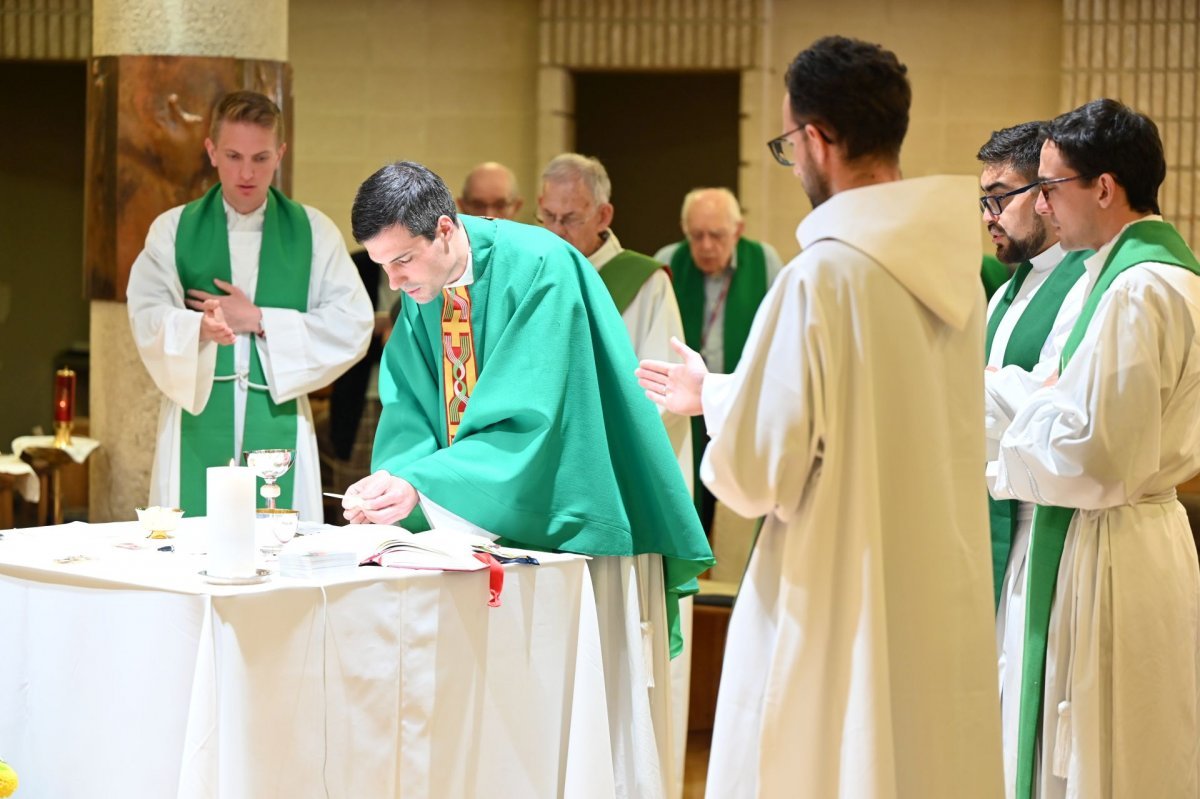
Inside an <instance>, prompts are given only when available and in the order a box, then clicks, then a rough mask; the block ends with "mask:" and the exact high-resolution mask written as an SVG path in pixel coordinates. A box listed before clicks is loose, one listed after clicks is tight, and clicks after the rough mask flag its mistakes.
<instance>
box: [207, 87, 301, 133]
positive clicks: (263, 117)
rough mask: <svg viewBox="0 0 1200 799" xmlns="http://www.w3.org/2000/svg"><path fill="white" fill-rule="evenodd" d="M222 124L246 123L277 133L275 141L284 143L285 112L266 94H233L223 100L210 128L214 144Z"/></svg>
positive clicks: (216, 110)
mask: <svg viewBox="0 0 1200 799" xmlns="http://www.w3.org/2000/svg"><path fill="white" fill-rule="evenodd" d="M222 122H246V123H249V124H251V125H258V126H259V127H260V128H267V129H268V130H274V131H275V140H276V141H280V142H281V141H283V138H284V133H285V131H284V129H283V112H281V111H280V110H279V106H277V105H275V103H274V101H273V100H271V98H270V97H267V96H266V95H265V94H259V93H258V92H250V91H243V92H232V93H230V94H227V95H225V96H224V97H222V98H221V100H220V102H218V103H217V106H216V108H214V109H213V115H212V122H211V123H210V124H209V127H208V135H209V138H210V139H212V140H213V141H214V142H215V141H216V140H217V135H218V134H220V132H221V123H222Z"/></svg>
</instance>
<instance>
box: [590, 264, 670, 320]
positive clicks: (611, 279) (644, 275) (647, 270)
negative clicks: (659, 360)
mask: <svg viewBox="0 0 1200 799" xmlns="http://www.w3.org/2000/svg"><path fill="white" fill-rule="evenodd" d="M662 268H663V264H660V263H659V262H658V261H656V260H654V259H653V258H650V257H648V256H645V255H642V254H641V253H640V252H634V251H633V250H621V251H620V252H619V253H617V254H616V256H614V257H613V259H612V260H610V261H609V262H608V263H606V264H605V265H604V266H603V267H602V268H601V269H600V279H601V280H602V281H604V286H605V288H607V289H608V293H609V294H611V295H612V299H613V303H614V304H615V305H616V306H617V313H622V314H623V313H625V310H626V309H627V308H628V307H629V304H630V303H631V302H633V298H634V297H636V296H637V293H638V292H639V291H641V290H642V286H644V285H646V281H647V280H649V279H650V277H651V275H653V274H654V273H655V272H657V271H658V270H659V269H662ZM626 335H628V333H626Z"/></svg>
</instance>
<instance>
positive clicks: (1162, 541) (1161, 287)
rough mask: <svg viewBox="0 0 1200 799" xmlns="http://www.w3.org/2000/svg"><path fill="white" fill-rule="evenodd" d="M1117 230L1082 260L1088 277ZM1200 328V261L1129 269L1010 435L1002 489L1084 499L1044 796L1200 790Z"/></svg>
mask: <svg viewBox="0 0 1200 799" xmlns="http://www.w3.org/2000/svg"><path fill="white" fill-rule="evenodd" d="M1149 218H1151V219H1158V218H1159V217H1149ZM1134 224H1136V223H1134ZM1118 235H1119V234H1118ZM1114 241H1115V238H1114ZM1112 244H1113V242H1112V241H1110V242H1109V243H1108V244H1106V245H1105V246H1103V247H1101V248H1100V250H1098V251H1097V252H1096V254H1095V255H1093V256H1092V257H1091V258H1089V259H1088V260H1087V261H1086V262H1085V267H1086V270H1087V275H1088V277H1089V281H1090V284H1094V282H1095V280H1096V278H1097V276H1098V275H1099V273H1100V270H1101V267H1103V265H1104V262H1105V260H1106V259H1107V257H1108V253H1109V252H1110V251H1111V249H1112ZM1090 284H1089V285H1090ZM1198 331H1200V277H1198V276H1196V275H1195V274H1193V273H1191V272H1189V271H1188V270H1186V269H1181V268H1180V267H1177V266H1168V265H1164V264H1154V263H1144V264H1140V265H1138V266H1136V267H1133V268H1131V269H1129V270H1127V271H1125V272H1123V273H1121V274H1120V275H1119V276H1118V277H1117V278H1116V279H1115V280H1114V281H1113V283H1112V285H1111V286H1110V287H1109V289H1108V291H1106V292H1105V293H1104V295H1103V296H1102V297H1101V298H1100V301H1099V304H1098V305H1097V307H1096V311H1095V314H1094V315H1093V316H1092V320H1091V323H1090V324H1089V325H1088V329H1087V333H1086V334H1085V335H1084V337H1083V339H1082V340H1081V341H1080V343H1079V346H1078V348H1077V349H1076V350H1075V353H1074V355H1073V356H1072V357H1071V361H1070V363H1068V364H1067V368H1066V369H1065V370H1063V372H1062V374H1061V375H1060V376H1059V379H1058V382H1057V384H1056V385H1054V386H1053V387H1051V388H1043V389H1041V390H1039V391H1037V392H1035V393H1034V394H1033V395H1032V396H1031V397H1030V398H1029V401H1028V402H1027V403H1026V404H1025V406H1024V407H1023V408H1022V409H1021V410H1020V412H1019V413H1018V414H1017V416H1016V418H1014V419H1013V422H1012V424H1011V425H1010V426H1009V428H1008V431H1007V432H1006V433H1005V435H1004V437H1003V438H1002V439H1001V442H1000V458H999V461H998V463H997V469H996V480H995V486H994V488H993V494H994V495H995V496H998V497H1006V498H1007V497H1011V498H1016V499H1021V500H1024V501H1026V502H1038V503H1040V504H1046V505H1058V506H1061V507H1067V508H1078V509H1079V510H1078V511H1077V512H1076V513H1075V516H1074V518H1073V519H1072V520H1071V526H1070V528H1069V529H1068V531H1067V539H1066V543H1065V547H1064V550H1063V555H1062V561H1061V563H1060V565H1059V570H1058V582H1057V585H1056V588H1055V601H1054V606H1053V608H1052V610H1051V617H1050V628H1049V636H1048V641H1047V648H1046V677H1045V694H1044V696H1045V715H1044V717H1043V720H1042V749H1041V763H1040V769H1039V772H1038V774H1037V777H1036V780H1037V782H1036V783H1035V788H1037V789H1038V790H1039V792H1040V796H1041V797H1042V799H1057V798H1058V797H1089V799H1091V797H1098V799H1104V798H1105V797H1125V796H1138V797H1141V796H1156V797H1157V796H1163V797H1166V796H1171V797H1175V796H1179V797H1185V796H1187V797H1194V796H1197V795H1200V567H1198V566H1197V562H1196V549H1195V544H1194V542H1193V539H1192V535H1191V528H1190V526H1189V524H1188V520H1187V515H1186V513H1185V511H1184V509H1183V507H1182V506H1181V505H1180V504H1179V503H1178V502H1177V501H1176V500H1175V491H1174V487H1175V486H1176V485H1178V484H1180V483H1182V482H1185V481H1186V480H1187V479H1189V478H1190V477H1192V476H1193V475H1195V474H1196V473H1197V472H1200V426H1198V425H1197V423H1196V420H1197V415H1196V409H1197V407H1200V336H1198V335H1197V332H1198Z"/></svg>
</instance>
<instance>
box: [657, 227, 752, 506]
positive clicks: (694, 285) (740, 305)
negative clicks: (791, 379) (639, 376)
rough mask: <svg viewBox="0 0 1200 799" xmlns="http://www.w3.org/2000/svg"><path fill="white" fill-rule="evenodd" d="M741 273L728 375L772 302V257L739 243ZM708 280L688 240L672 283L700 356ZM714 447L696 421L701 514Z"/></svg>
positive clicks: (731, 308) (731, 317) (727, 327)
mask: <svg viewBox="0 0 1200 799" xmlns="http://www.w3.org/2000/svg"><path fill="white" fill-rule="evenodd" d="M735 259H736V261H737V268H736V269H732V270H731V271H732V274H731V276H730V278H729V292H728V293H727V294H726V295H725V324H724V330H723V331H722V333H723V335H724V339H723V341H724V347H725V363H723V364H721V368H722V369H723V371H724V372H725V373H726V374H729V373H731V372H733V370H734V369H735V368H737V365H738V361H740V360H741V359H742V350H743V349H744V348H745V346H746V338H747V337H748V336H749V335H750V324H751V323H752V322H753V321H754V314H756V313H757V312H758V306H759V304H760V303H761V302H762V301H763V297H765V296H767V256H766V252H765V251H764V250H763V246H762V245H761V244H759V243H758V242H757V241H754V240H752V239H747V238H745V237H743V238H740V239H738V243H737V251H736V255H735ZM706 277H707V276H706V275H705V273H704V272H701V271H700V269H699V268H697V267H696V262H695V260H693V258H692V250H691V248H690V247H688V243H687V241H686V240H684V241H681V242H679V245H678V246H677V247H676V248H675V253H674V255H672V256H671V279H672V281H673V282H674V284H675V299H676V300H677V301H678V303H679V314H680V316H681V317H683V337H684V341H685V342H686V343H687V345H688V346H689V347H691V348H692V349H694V350H695V351H696V352H699V351H700V348H701V346H702V342H701V339H702V338H703V336H704V323H705V321H706V320H705V318H704V305H705V291H704V284H705V279H706ZM707 446H708V429H707V428H706V427H705V426H704V417H703V416H693V417H692V470H693V472H694V480H695V482H694V483H693V484H692V485H693V486H694V499H695V502H696V508H697V509H699V508H700V496H701V493H702V492H703V490H704V486H703V484H702V483H701V482H700V460H701V458H703V457H704V450H705V448H706V447H707Z"/></svg>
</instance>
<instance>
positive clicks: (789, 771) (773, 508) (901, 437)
mask: <svg viewBox="0 0 1200 799" xmlns="http://www.w3.org/2000/svg"><path fill="white" fill-rule="evenodd" d="M906 72H907V70H906V68H905V67H904V66H903V65H902V64H900V63H899V61H898V60H897V59H896V56H895V54H894V53H891V52H889V51H887V50H884V49H882V48H881V47H879V46H877V45H872V44H867V43H866V42H861V41H857V40H852V39H846V38H843V37H840V36H834V37H828V38H824V39H821V40H819V41H817V42H816V43H814V44H813V45H812V46H811V47H810V48H808V49H807V50H804V51H803V52H801V53H800V54H799V55H797V56H796V58H795V60H794V61H793V62H792V64H791V66H790V67H789V68H788V71H787V78H786V84H787V93H786V95H785V96H784V99H783V114H782V116H783V126H782V130H783V133H782V135H780V136H779V137H777V138H775V139H773V140H772V141H771V142H770V143H769V146H770V148H771V152H772V154H773V155H774V156H775V158H776V159H777V160H778V161H779V162H780V163H781V164H784V165H788V166H791V167H792V171H793V172H794V173H795V174H796V175H797V176H798V177H799V178H800V179H801V181H802V183H803V186H804V191H805V193H806V194H807V195H808V197H809V199H810V200H811V201H812V204H813V211H812V213H810V214H809V215H808V216H807V217H806V218H805V219H804V221H803V222H802V223H801V224H800V227H799V228H798V230H797V239H798V240H799V242H800V245H801V248H802V251H801V253H800V255H799V256H798V257H797V258H796V259H795V260H794V261H792V263H790V264H789V265H788V266H786V267H784V269H783V271H782V272H781V273H780V274H779V278H778V279H777V280H776V281H775V284H774V285H773V286H772V287H771V289H770V291H768V292H767V296H766V297H765V298H764V299H763V301H762V304H761V305H760V306H759V309H758V313H757V314H756V316H755V319H754V323H753V326H752V327H751V330H750V336H749V339H748V340H747V342H746V346H745V348H744V349H743V351H742V357H741V359H740V360H739V361H738V365H737V368H736V369H735V370H734V372H733V373H732V374H728V375H722V374H716V373H709V372H708V370H707V368H706V367H705V365H704V360H703V359H702V358H701V357H700V355H699V353H697V352H694V351H693V350H691V349H688V348H687V347H686V346H684V345H683V344H681V343H676V349H677V350H678V351H679V352H680V353H681V355H682V356H683V357H684V363H683V364H679V365H672V364H668V363H665V362H654V361H643V362H642V364H641V367H640V368H639V369H638V377H639V381H640V383H641V385H642V387H643V388H644V389H645V390H646V394H647V396H648V397H650V398H651V399H652V400H653V401H655V402H656V403H658V404H660V405H663V406H665V407H667V408H668V409H670V410H673V411H675V412H677V413H686V414H690V415H697V414H703V416H704V422H705V425H706V427H707V429H708V433H709V435H710V436H711V441H710V443H709V446H708V450H707V452H706V453H705V456H704V461H703V464H702V466H701V469H700V475H701V477H702V479H703V480H704V482H705V483H706V484H707V485H708V487H709V488H710V489H711V490H712V492H713V494H714V495H716V497H717V499H719V500H720V501H721V502H724V503H726V504H727V505H729V506H730V507H731V508H732V509H733V510H735V511H736V512H738V513H740V514H741V515H743V516H746V517H754V516H766V521H765V522H764V524H763V528H762V532H761V534H760V535H759V537H758V541H757V542H756V544H755V547H754V552H753V555H752V556H751V560H750V565H749V568H748V570H747V573H746V578H745V580H744V582H743V583H742V587H741V590H740V592H739V594H738V601H737V604H736V605H735V606H734V610H733V617H732V619H731V621H730V626H729V638H728V645H727V648H726V661H725V664H724V668H723V671H722V674H721V687H720V692H719V693H718V698H717V714H716V725H715V728H714V730H713V741H712V755H711V760H710V763H709V771H708V786H707V794H708V795H709V796H719V797H722V799H727V798H728V797H735V798H736V797H752V796H767V797H779V796H804V797H809V796H812V797H826V796H888V797H908V796H913V797H916V796H919V797H922V798H923V799H950V798H951V797H953V798H954V799H958V797H963V796H970V797H973V798H974V799H991V798H992V797H999V796H1001V795H1002V791H1003V782H1004V781H1003V770H1002V766H1001V750H1000V734H999V731H1000V720H999V706H998V702H997V699H996V693H995V691H996V688H995V686H996V682H995V681H996V667H995V662H996V661H995V649H994V643H993V641H992V638H991V635H992V613H991V611H992V602H991V600H992V592H991V590H990V588H991V576H990V575H991V558H990V555H989V551H988V550H989V548H988V537H987V533H986V521H985V519H986V511H985V502H984V496H983V493H982V492H981V491H980V490H979V470H980V469H982V468H983V466H984V436H983V430H982V429H981V428H980V425H979V420H978V416H976V415H975V413H973V412H972V411H971V409H973V408H978V407H982V405H983V396H982V394H983V386H982V381H980V379H979V374H980V372H981V371H982V369H983V328H984V324H983V321H984V302H983V293H982V292H981V291H980V289H979V272H978V269H979V266H978V265H979V260H978V259H979V254H978V253H979V229H978V223H977V222H976V220H975V219H974V218H973V216H972V213H971V208H970V206H969V203H970V202H971V196H972V192H973V191H974V187H973V185H972V183H973V181H971V180H970V179H964V178H956V177H946V176H931V177H923V178H916V179H912V180H904V179H902V177H901V175H900V167H899V158H900V147H901V144H902V142H903V140H904V135H905V133H906V131H907V129H908V110H909V106H910V103H911V99H912V94H911V90H910V88H909V83H908V79H907V77H906ZM964 204H967V205H964Z"/></svg>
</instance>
